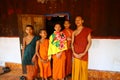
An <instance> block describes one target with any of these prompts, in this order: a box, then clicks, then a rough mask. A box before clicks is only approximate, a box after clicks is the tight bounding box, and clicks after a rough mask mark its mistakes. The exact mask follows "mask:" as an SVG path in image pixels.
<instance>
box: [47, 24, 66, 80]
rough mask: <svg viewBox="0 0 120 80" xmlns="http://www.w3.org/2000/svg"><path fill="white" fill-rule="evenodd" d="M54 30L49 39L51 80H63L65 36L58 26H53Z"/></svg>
mask: <svg viewBox="0 0 120 80" xmlns="http://www.w3.org/2000/svg"><path fill="white" fill-rule="evenodd" d="M54 29H55V31H54V33H53V34H52V35H51V36H50V38H49V49H48V57H49V59H50V58H51V56H52V58H53V68H52V70H53V80H58V79H60V80H64V77H65V59H66V56H65V50H67V41H66V36H65V34H64V33H63V32H61V25H60V24H58V23H57V24H55V26H54Z"/></svg>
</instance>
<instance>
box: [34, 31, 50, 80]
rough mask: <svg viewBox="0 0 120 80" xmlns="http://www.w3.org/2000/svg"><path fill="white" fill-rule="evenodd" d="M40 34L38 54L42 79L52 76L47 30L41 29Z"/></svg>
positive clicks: (37, 45)
mask: <svg viewBox="0 0 120 80" xmlns="http://www.w3.org/2000/svg"><path fill="white" fill-rule="evenodd" d="M39 35H40V37H41V38H40V40H38V41H37V42H36V55H37V56H38V65H39V68H40V77H42V80H44V79H45V80H47V79H48V77H50V76H51V66H50V60H48V46H49V40H48V39H46V37H47V32H46V30H45V29H41V30H40V33H39Z"/></svg>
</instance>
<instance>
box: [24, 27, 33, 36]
mask: <svg viewBox="0 0 120 80" xmlns="http://www.w3.org/2000/svg"><path fill="white" fill-rule="evenodd" d="M25 32H26V33H27V34H28V35H29V34H33V29H32V28H31V27H26V29H25Z"/></svg>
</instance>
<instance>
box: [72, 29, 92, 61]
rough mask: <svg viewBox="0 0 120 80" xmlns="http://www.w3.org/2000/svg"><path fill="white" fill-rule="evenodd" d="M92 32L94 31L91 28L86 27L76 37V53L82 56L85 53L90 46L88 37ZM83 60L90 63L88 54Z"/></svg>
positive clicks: (74, 44)
mask: <svg viewBox="0 0 120 80" xmlns="http://www.w3.org/2000/svg"><path fill="white" fill-rule="evenodd" d="M91 31H92V30H91V29H90V28H87V27H84V28H83V29H82V31H81V32H80V33H79V34H78V35H76V36H75V37H74V43H73V46H74V51H75V53H77V54H80V53H83V52H84V51H85V49H86V46H87V44H88V41H87V37H88V35H89V33H91ZM81 60H84V61H88V52H86V54H85V55H84V56H83V57H82V59H81Z"/></svg>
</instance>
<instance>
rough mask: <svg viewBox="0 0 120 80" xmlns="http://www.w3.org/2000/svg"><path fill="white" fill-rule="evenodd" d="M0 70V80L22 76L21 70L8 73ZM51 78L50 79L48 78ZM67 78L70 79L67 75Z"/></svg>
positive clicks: (11, 79) (14, 79)
mask: <svg viewBox="0 0 120 80" xmlns="http://www.w3.org/2000/svg"><path fill="white" fill-rule="evenodd" d="M2 72H3V71H2V70H1V69H0V80H19V78H20V76H22V75H23V74H22V70H18V69H17V70H12V71H10V72H8V73H4V74H2ZM50 80H52V79H50ZM67 80H71V77H69V78H68V79H67Z"/></svg>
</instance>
